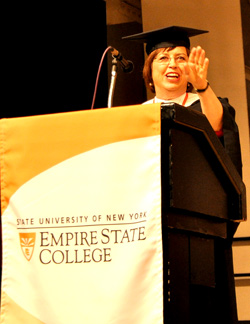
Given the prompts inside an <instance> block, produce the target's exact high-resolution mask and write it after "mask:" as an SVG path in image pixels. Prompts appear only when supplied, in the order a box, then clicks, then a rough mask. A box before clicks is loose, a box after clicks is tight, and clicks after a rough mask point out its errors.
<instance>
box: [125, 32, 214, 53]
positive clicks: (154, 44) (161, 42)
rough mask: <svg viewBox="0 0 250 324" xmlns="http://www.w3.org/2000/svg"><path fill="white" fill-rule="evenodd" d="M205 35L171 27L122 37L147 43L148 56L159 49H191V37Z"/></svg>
mask: <svg viewBox="0 0 250 324" xmlns="http://www.w3.org/2000/svg"><path fill="white" fill-rule="evenodd" d="M204 33H208V31H207V30H200V29H194V28H188V27H180V26H170V27H165V28H161V29H155V30H150V31H148V32H144V33H139V34H134V35H130V36H126V37H122V39H127V40H132V41H138V42H141V43H146V44H147V46H146V52H147V54H150V53H151V52H153V51H154V50H156V49H158V48H165V47H175V46H185V47H186V48H190V40H189V37H192V36H197V35H200V34H204Z"/></svg>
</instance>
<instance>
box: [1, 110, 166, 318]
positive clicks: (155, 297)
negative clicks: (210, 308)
mask: <svg viewBox="0 0 250 324" xmlns="http://www.w3.org/2000/svg"><path fill="white" fill-rule="evenodd" d="M0 129H1V207H2V231H3V276H2V289H1V292H2V300H1V323H4V324H19V323H25V324H26V323H29V324H33V323H36V324H38V323H46V324H57V323H58V324H59V323H60V324H61V323H65V324H66V323H67V324H68V323H74V324H77V323H91V324H94V323H102V324H106V323H107V324H111V323H114V324H121V323H124V324H128V323H130V324H131V323H135V324H138V323H140V324H152V323H154V324H157V323H159V324H162V323H163V291H162V239H161V182H160V105H159V104H156V105H146V106H129V107H124V108H123V107H120V108H112V109H99V110H94V111H84V112H73V113H62V114H54V115H45V116H34V117H24V118H14V119H3V120H1V121H0Z"/></svg>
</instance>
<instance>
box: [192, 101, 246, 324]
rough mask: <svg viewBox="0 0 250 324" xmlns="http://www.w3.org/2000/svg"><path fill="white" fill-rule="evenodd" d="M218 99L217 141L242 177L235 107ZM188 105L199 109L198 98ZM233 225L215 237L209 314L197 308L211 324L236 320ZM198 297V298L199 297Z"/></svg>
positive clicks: (236, 321)
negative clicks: (220, 129) (223, 237)
mask: <svg viewBox="0 0 250 324" xmlns="http://www.w3.org/2000/svg"><path fill="white" fill-rule="evenodd" d="M218 99H219V100H220V102H221V104H222V106H223V136H222V137H221V138H220V140H221V142H222V144H223V146H224V148H225V150H226V152H227V154H228V155H229V157H230V158H231V160H232V162H233V164H234V165H235V167H236V169H237V171H238V173H239V174H240V176H242V159H241V150H240V140H239V130H238V126H237V124H236V122H235V110H234V108H233V107H232V106H231V105H230V104H229V102H228V99H227V98H218ZM189 108H191V109H194V110H196V111H201V104H200V101H199V100H198V101H195V102H194V103H193V104H192V105H191V106H189ZM237 226H238V224H235V225H232V226H230V227H229V228H228V239H227V240H218V241H217V242H216V243H215V273H216V288H215V290H216V293H215V294H214V295H213V297H212V300H210V303H211V304H212V305H213V307H212V309H213V311H212V313H213V314H210V315H209V314H203V316H202V310H201V314H200V320H201V322H203V321H204V315H205V317H206V316H207V318H209V317H210V316H211V317H210V319H212V320H213V323H225V324H236V323H238V318H237V307H236V296H235V283H234V271H233V257H232V238H233V235H234V233H235V231H236V229H237ZM200 297H201V298H202V296H200ZM199 300H201V299H199ZM198 302H199V301H198ZM201 304H202V301H201ZM202 308H203V307H202V305H200V309H202ZM197 309H199V305H197ZM203 310H204V309H203ZM202 317H203V318H202ZM208 322H209V321H208ZM205 323H207V321H205Z"/></svg>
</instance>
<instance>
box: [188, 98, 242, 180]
mask: <svg viewBox="0 0 250 324" xmlns="http://www.w3.org/2000/svg"><path fill="white" fill-rule="evenodd" d="M218 99H219V100H220V102H221V104H222V107H223V129H222V131H223V136H221V137H220V140H221V142H222V144H223V146H224V148H225V150H226V152H227V154H228V155H229V157H230V158H231V160H232V162H233V164H234V165H235V167H236V169H237V171H238V173H239V174H240V176H242V160H241V149H240V139H239V129H238V126H237V124H236V122H235V109H234V108H233V107H232V106H231V105H230V104H229V102H228V99H227V98H220V97H219V98H218ZM189 108H192V109H194V110H197V111H201V104H200V101H195V102H194V103H193V104H192V105H191V106H189Z"/></svg>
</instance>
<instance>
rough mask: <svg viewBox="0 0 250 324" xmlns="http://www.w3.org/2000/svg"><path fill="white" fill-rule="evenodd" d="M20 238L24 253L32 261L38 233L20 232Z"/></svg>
mask: <svg viewBox="0 0 250 324" xmlns="http://www.w3.org/2000/svg"><path fill="white" fill-rule="evenodd" d="M19 239H20V245H21V249H22V251H23V254H24V256H25V258H26V259H27V260H28V261H30V260H31V258H32V255H33V252H34V248H35V242H36V233H19Z"/></svg>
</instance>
